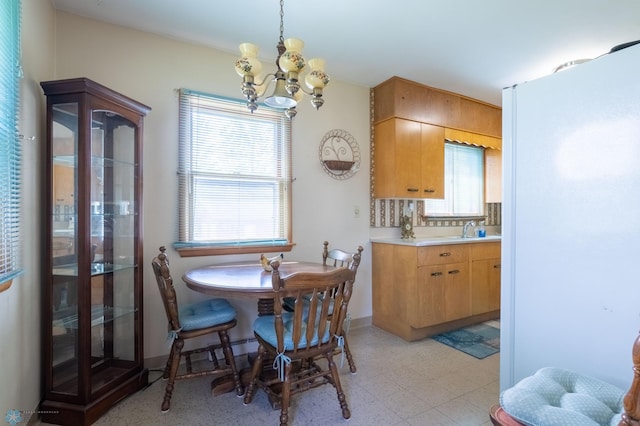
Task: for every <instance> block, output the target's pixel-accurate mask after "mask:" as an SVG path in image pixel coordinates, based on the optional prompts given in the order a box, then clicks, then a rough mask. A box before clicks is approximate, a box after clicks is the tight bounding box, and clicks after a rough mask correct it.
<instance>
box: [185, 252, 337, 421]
mask: <svg viewBox="0 0 640 426" xmlns="http://www.w3.org/2000/svg"><path fill="white" fill-rule="evenodd" d="M336 268H337V267H336V266H333V265H324V264H322V263H320V262H297V261H283V262H281V263H280V267H279V268H278V271H279V272H280V276H281V277H283V278H284V277H287V276H290V275H292V274H295V273H299V272H327V271H332V270H334V269H336ZM182 280H183V281H184V282H185V284H186V285H187V287H189V288H190V289H192V290H195V291H198V292H200V293H204V294H208V295H212V296H218V297H224V298H232V299H233V298H239V299H256V300H257V304H258V312H257V314H258V316H262V315H272V314H273V306H274V305H273V303H274V299H273V296H274V294H275V292H274V291H273V284H272V279H271V272H269V271H266V270H265V269H264V267H263V266H262V265H261V264H260V263H259V262H240V263H238V262H234V263H220V264H216V265H207V266H200V267H197V268H195V269H191V270H189V271H187V272H186V273H185V274H184V275H183V276H182ZM253 355H254V354H249V365H252V362H251V358H252V356H253ZM270 365H271V361H270V360H265V368H264V369H263V374H267V372H268V371H269V368H268V367H270ZM250 373H251V369H250V368H246V369H244V370H243V371H242V372H241V376H242V381H243V384H244V385H245V386H246V384H247V383H248V379H249V377H250ZM233 389H234V386H233V380H231V378H230V377H228V376H225V377H220V378H217V379H214V380H213V381H212V383H211V392H212V394H213V395H214V396H216V395H220V394H222V393H227V392H230V391H232V390H233ZM269 399H270V402H271V405H272V407H273V408H274V409H279V402H278V401H277V400H274V399H272V398H269Z"/></svg>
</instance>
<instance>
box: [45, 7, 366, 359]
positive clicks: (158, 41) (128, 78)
mask: <svg viewBox="0 0 640 426" xmlns="http://www.w3.org/2000/svg"><path fill="white" fill-rule="evenodd" d="M275 41H277V40H275ZM275 41H273V42H275ZM261 44H264V45H265V50H268V49H266V47H267V46H266V45H267V44H268V42H264V43H261ZM274 51H275V48H274ZM55 52H56V54H55V64H56V65H55V78H56V79H63V78H73V77H88V78H90V79H92V80H95V81H97V82H99V83H101V84H104V85H106V86H108V87H111V88H113V89H115V90H117V91H119V92H121V93H123V94H125V95H127V96H130V97H132V98H133V99H136V100H137V101H140V102H142V103H144V104H147V105H149V106H150V107H152V111H151V112H150V114H149V115H148V116H147V118H146V120H145V129H144V166H143V170H144V257H145V259H147V261H148V262H149V263H150V262H151V259H152V257H153V256H155V255H156V254H157V250H158V247H159V246H161V245H167V246H168V247H170V246H171V244H172V243H173V242H174V241H175V239H176V237H175V236H176V223H177V204H176V203H177V179H176V168H177V159H176V156H177V150H178V146H177V135H178V98H177V94H176V89H178V88H181V87H185V88H190V89H194V90H199V91H203V92H208V93H214V94H219V95H224V96H228V97H235V98H238V97H240V78H239V77H238V75H237V74H236V73H235V71H234V68H233V62H234V60H235V57H236V55H235V54H228V53H222V52H219V51H216V50H212V49H209V48H206V47H203V46H198V45H191V44H185V43H183V42H180V41H176V40H172V39H168V38H164V37H160V36H156V35H152V34H148V33H143V32H138V31H133V30H129V29H126V28H122V27H116V26H112V25H108V24H103V23H99V22H95V21H91V20H87V19H85V18H81V17H78V16H74V15H70V14H67V13H57V14H56V36H55ZM273 59H274V60H275V57H274V58H273ZM269 62H270V61H268V60H266V59H265V61H264V63H265V66H267V65H266V64H267V63H269ZM327 71H328V72H329V73H330V72H331V62H330V60H329V61H328V67H327ZM325 100H326V102H325V105H324V106H323V107H322V108H321V109H320V110H319V111H315V110H314V109H313V108H312V107H311V105H310V103H309V102H308V101H305V102H304V104H303V105H302V106H301V107H299V113H298V116H297V117H296V118H295V120H294V124H293V173H294V177H295V179H296V180H295V183H294V186H293V232H294V241H295V242H296V243H297V245H296V247H295V248H294V250H293V251H292V252H291V253H286V254H285V256H286V257H288V258H291V259H299V260H318V259H319V258H320V255H321V251H322V243H323V241H324V240H329V242H330V243H331V244H332V246H335V247H340V248H344V249H353V250H355V248H356V247H357V246H358V245H363V246H365V256H364V261H363V264H362V266H361V268H360V271H359V273H358V283H357V288H356V290H355V293H354V298H353V304H352V308H351V315H352V317H353V318H367V317H369V316H371V267H370V253H369V246H368V240H369V218H368V215H367V214H366V212H367V211H368V205H369V89H368V88H367V87H361V86H355V85H351V84H345V83H342V82H340V81H332V82H331V84H330V85H329V86H328V88H327V89H326V92H325ZM332 129H343V130H346V131H347V132H349V133H351V134H352V135H353V136H354V138H355V139H356V140H357V142H358V145H359V147H360V150H361V156H362V162H361V170H360V171H359V172H358V173H357V174H356V175H355V176H354V177H352V178H351V179H347V180H336V179H333V178H331V177H329V176H328V175H326V174H325V173H324V171H323V170H322V166H321V164H320V160H319V153H318V149H319V145H320V141H321V139H322V137H323V136H324V134H325V133H326V132H328V131H329V130H332ZM355 206H359V207H360V211H361V214H360V217H359V218H354V213H353V210H354V207H355ZM168 254H169V256H170V259H171V261H172V263H171V266H172V275H173V276H174V277H175V278H179V277H181V276H182V274H183V273H184V272H185V271H186V270H187V269H189V268H191V267H195V266H199V265H205V264H212V263H220V262H228V261H233V260H237V259H248V260H252V259H256V260H257V258H258V255H251V256H218V257H199V258H180V257H179V256H178V255H177V253H176V252H175V251H173V250H169V252H168ZM144 266H145V272H144V278H145V283H144V294H145V301H144V303H145V306H144V309H145V311H144V331H145V336H144V340H145V348H144V349H145V353H144V356H145V358H152V357H157V356H160V355H164V354H166V353H167V352H168V347H167V345H166V343H165V340H166V333H167V330H166V320H165V316H164V312H163V310H162V305H161V302H160V298H159V295H158V290H157V288H156V287H155V281H154V278H153V273H152V270H151V268H150V267H149V265H148V263H147V264H145V265H144ZM178 289H179V293H178V297H179V300H180V301H181V302H188V301H193V300H197V299H198V298H201V297H204V296H202V295H200V294H198V293H194V292H193V291H191V290H189V289H187V288H186V287H185V286H183V285H182V284H181V282H180V281H179V280H178ZM231 302H232V303H233V304H234V305H235V306H236V308H237V309H238V310H239V312H240V314H239V318H238V320H239V321H238V322H239V324H240V327H239V328H238V329H237V330H235V333H234V335H233V337H234V338H243V337H251V336H252V332H251V323H252V322H253V319H254V318H255V315H256V302H255V301H253V300H231ZM244 350H247V348H239V352H240V353H242V352H243V351H244ZM150 367H153V366H150Z"/></svg>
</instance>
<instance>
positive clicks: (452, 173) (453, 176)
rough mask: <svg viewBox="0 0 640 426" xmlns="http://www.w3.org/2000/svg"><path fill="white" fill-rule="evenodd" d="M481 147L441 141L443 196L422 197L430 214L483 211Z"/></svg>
mask: <svg viewBox="0 0 640 426" xmlns="http://www.w3.org/2000/svg"><path fill="white" fill-rule="evenodd" d="M483 154H484V152H483V148H479V147H475V146H470V145H464V144H459V143H445V147H444V162H445V164H444V176H445V181H444V199H442V200H431V199H430V200H425V209H426V212H427V215H430V216H482V215H483V214H484V162H483V161H484V159H483Z"/></svg>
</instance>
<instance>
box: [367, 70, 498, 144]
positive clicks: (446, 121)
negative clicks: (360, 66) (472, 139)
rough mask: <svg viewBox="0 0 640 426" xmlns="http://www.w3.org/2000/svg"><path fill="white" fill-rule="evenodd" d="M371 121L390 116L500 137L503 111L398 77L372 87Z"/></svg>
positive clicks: (378, 120)
mask: <svg viewBox="0 0 640 426" xmlns="http://www.w3.org/2000/svg"><path fill="white" fill-rule="evenodd" d="M373 96H374V112H373V122H374V124H375V123H379V122H380V121H384V120H386V119H389V118H392V117H398V118H405V119H407V120H414V121H418V122H421V123H428V124H434V125H436V126H441V127H446V128H450V129H456V130H463V131H467V132H472V133H476V134H478V135H486V136H493V137H496V138H501V137H502V109H501V108H500V107H497V106H495V105H491V104H487V103H484V102H481V101H478V100H475V99H471V98H467V97H465V96H462V95H458V94H456V93H451V92H447V91H444V90H439V89H434V88H433V87H429V86H425V85H422V84H419V83H415V82H413V81H409V80H405V79H403V78H400V77H392V78H390V79H389V80H387V81H385V82H383V83H381V84H379V85H378V86H376V87H374V88H373Z"/></svg>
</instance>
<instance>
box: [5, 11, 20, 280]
mask: <svg viewBox="0 0 640 426" xmlns="http://www.w3.org/2000/svg"><path fill="white" fill-rule="evenodd" d="M0 22H2V23H3V24H2V25H0V291H2V290H6V289H7V288H9V286H10V285H11V282H12V280H13V278H15V277H16V276H17V275H18V274H19V273H20V272H21V269H20V260H21V259H20V257H21V253H20V251H21V243H20V195H21V193H20V165H21V151H20V143H19V138H18V130H17V129H18V107H19V96H20V90H19V78H20V73H21V69H20V1H19V0H4V1H2V2H0Z"/></svg>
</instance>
